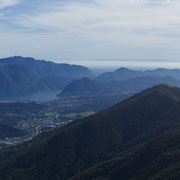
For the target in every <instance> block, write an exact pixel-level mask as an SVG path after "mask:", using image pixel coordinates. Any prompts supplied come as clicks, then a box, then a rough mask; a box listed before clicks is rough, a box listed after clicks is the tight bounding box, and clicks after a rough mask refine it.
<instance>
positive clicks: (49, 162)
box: [0, 84, 180, 180]
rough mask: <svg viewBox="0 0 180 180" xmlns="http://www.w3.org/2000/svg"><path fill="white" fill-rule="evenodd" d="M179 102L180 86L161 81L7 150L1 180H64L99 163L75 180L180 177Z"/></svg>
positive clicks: (0, 157)
mask: <svg viewBox="0 0 180 180" xmlns="http://www.w3.org/2000/svg"><path fill="white" fill-rule="evenodd" d="M179 101H180V89H179V88H176V87H170V86H168V85H165V84H161V85H157V86H155V87H153V88H150V89H147V90H145V91H143V92H141V93H139V94H137V95H135V96H133V97H131V98H129V99H127V100H125V101H123V102H121V103H119V104H117V105H115V106H113V107H111V108H109V109H107V110H104V111H101V112H99V113H97V114H95V115H91V116H89V117H86V118H83V119H80V120H77V121H74V122H72V123H70V124H68V125H67V126H64V127H62V128H59V129H56V130H54V131H52V132H48V133H44V134H41V135H39V136H38V137H36V138H35V139H34V140H32V141H30V142H27V143H25V144H22V145H20V146H16V147H14V148H11V149H4V150H1V152H0V160H1V161H0V178H1V179H5V180H6V179H12V178H13V179H14V180H16V179H47V180H49V179H61V180H63V179H68V178H70V177H72V176H74V175H77V174H79V173H80V172H82V171H83V170H85V169H87V168H90V167H92V166H95V165H96V166H95V167H93V168H92V169H90V170H87V171H85V172H84V173H82V174H80V175H79V176H76V177H74V178H73V179H84V180H85V179H86V180H87V179H117V177H118V178H122V179H129V178H133V177H139V178H140V177H141V175H142V177H143V178H145V179H147V178H150V177H160V178H161V179H162V177H165V175H166V178H170V175H173V176H172V177H178V176H179V172H180V171H178V169H179V168H180V166H179V163H178V162H179V156H180V152H179V134H180V133H179V132H180V131H179V128H178V127H180V122H179V117H180V116H179V107H180V106H179ZM166 133H167V134H166ZM7 155H8V159H7V158H6V157H7ZM163 157H165V159H164V158H163ZM106 160H108V161H106ZM103 161H106V162H105V163H102V162H103ZM111 162H112V163H111ZM116 162H117V163H116ZM156 162H157V163H156ZM98 163H102V164H101V165H98Z"/></svg>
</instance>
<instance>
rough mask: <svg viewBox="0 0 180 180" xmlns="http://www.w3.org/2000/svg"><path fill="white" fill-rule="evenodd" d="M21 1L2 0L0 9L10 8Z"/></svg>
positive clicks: (0, 0)
mask: <svg viewBox="0 0 180 180" xmlns="http://www.w3.org/2000/svg"><path fill="white" fill-rule="evenodd" d="M19 1H20V0H0V9H3V8H6V7H8V6H13V5H16V4H18V3H19Z"/></svg>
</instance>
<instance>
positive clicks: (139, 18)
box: [0, 0, 180, 60]
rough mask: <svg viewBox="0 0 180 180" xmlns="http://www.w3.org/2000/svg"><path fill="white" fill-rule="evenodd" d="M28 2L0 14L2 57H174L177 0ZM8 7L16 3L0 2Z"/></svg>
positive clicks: (176, 50)
mask: <svg viewBox="0 0 180 180" xmlns="http://www.w3.org/2000/svg"><path fill="white" fill-rule="evenodd" d="M3 1H4V4H3ZM31 2H32V4H30V2H29V3H28V1H27V0H22V1H21V3H20V4H19V7H18V8H14V9H13V10H12V12H11V11H8V12H6V11H3V12H2V13H3V14H4V19H6V21H5V20H4V21H3V20H2V23H1V24H0V28H1V30H0V40H4V37H6V38H5V39H8V41H10V40H11V39H12V41H13V43H12V42H11V43H9V42H6V43H7V44H8V47H9V49H10V50H11V51H10V50H7V49H5V48H4V47H0V48H3V49H4V50H5V51H4V52H5V53H4V55H7V54H8V53H16V54H17V53H19V54H22V55H29V56H36V57H39V58H50V59H52V58H55V59H98V58H100V59H104V58H105V59H108V58H109V59H123V58H125V59H133V58H135V59H138V58H140V59H141V58H142V59H145V58H148V59H150V58H152V59H176V60H177V59H179V56H180V53H179V52H180V51H179V47H180V41H179V38H180V31H179V29H180V11H179V9H180V2H179V1H178V0H113V1H112V0H89V1H84V0H74V1H70V0H66V1H56V0H55V1H53V3H52V1H50V0H44V1H42V0H36V1H35V0H32V1H31ZM13 3H14V4H16V3H18V1H17V0H2V1H1V3H0V8H3V7H6V6H9V5H13ZM33 3H34V4H33ZM9 12H11V13H9ZM0 19H2V18H0ZM7 31H8V32H11V34H10V33H7ZM4 41H5V40H4ZM0 46H1V45H0ZM2 56H3V54H2Z"/></svg>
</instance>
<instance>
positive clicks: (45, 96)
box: [3, 90, 61, 102]
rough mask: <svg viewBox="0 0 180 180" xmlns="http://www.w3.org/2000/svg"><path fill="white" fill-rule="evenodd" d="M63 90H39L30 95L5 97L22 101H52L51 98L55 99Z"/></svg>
mask: <svg viewBox="0 0 180 180" xmlns="http://www.w3.org/2000/svg"><path fill="white" fill-rule="evenodd" d="M60 92H61V91H59V90H58V91H57V90H56V91H48V92H37V93H32V94H28V95H22V96H13V97H6V98H3V99H4V100H9V101H20V100H28V101H40V102H44V101H50V100H55V99H57V98H58V97H57V96H56V95H57V94H59V93H60Z"/></svg>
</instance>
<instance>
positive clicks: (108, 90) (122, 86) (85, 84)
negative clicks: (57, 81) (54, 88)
mask: <svg viewBox="0 0 180 180" xmlns="http://www.w3.org/2000/svg"><path fill="white" fill-rule="evenodd" d="M160 83H167V84H170V85H173V86H177V87H180V80H177V79H174V78H172V77H169V76H167V77H157V76H142V77H136V78H132V79H128V80H124V81H109V82H98V81H96V80H92V79H89V78H82V79H78V80H74V81H72V82H71V83H70V84H69V85H67V86H66V87H65V88H64V89H63V91H62V92H61V93H60V94H59V95H58V96H59V97H81V96H104V95H115V94H127V93H135V92H139V91H142V90H144V89H147V88H149V87H152V86H155V85H157V84H160Z"/></svg>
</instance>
